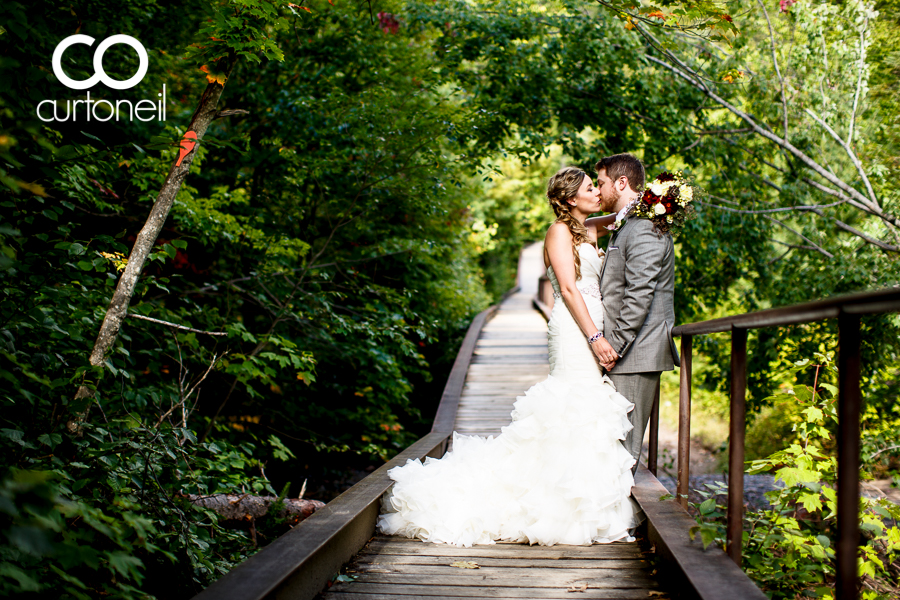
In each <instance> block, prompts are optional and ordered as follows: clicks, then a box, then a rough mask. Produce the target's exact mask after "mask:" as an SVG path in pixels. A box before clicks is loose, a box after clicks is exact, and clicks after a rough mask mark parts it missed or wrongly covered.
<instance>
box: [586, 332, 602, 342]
mask: <svg viewBox="0 0 900 600" xmlns="http://www.w3.org/2000/svg"><path fill="white" fill-rule="evenodd" d="M602 337H603V332H602V331H600V330H599V329H598V330H597V333H595V334H594V335H592V336H591V337H589V338H588V344H593V343H594V342H596V341H597V340H599V339H600V338H602Z"/></svg>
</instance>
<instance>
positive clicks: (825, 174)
mask: <svg viewBox="0 0 900 600" xmlns="http://www.w3.org/2000/svg"><path fill="white" fill-rule="evenodd" d="M646 56H647V60H649V61H650V62H652V63H655V64H658V65H659V66H661V67H664V68H666V69H668V70H670V71H671V72H672V73H674V74H675V75H677V76H678V77H681V78H682V79H684V80H685V81H687V82H688V83H690V84H691V85H693V86H694V87H696V88H697V89H699V90H701V91H702V92H703V93H704V94H706V95H707V96H708V97H709V98H711V99H712V100H714V101H716V102H718V103H719V104H720V105H722V106H723V107H725V108H727V109H728V110H730V111H731V112H732V113H734V114H735V115H736V116H738V117H740V118H741V120H743V121H744V122H745V123H747V124H748V125H750V127H751V129H753V131H755V132H756V133H758V134H759V135H761V136H762V137H764V138H766V139H768V140H770V141H772V142H774V143H775V144H776V145H778V146H780V147H781V148H784V149H785V150H787V151H788V152H790V153H791V154H793V155H794V156H795V157H797V158H798V159H800V161H801V162H802V163H804V164H805V165H806V166H807V167H809V168H810V169H812V170H813V171H815V172H816V173H817V174H818V175H820V176H821V177H822V178H823V179H825V180H826V181H829V182H831V183H832V184H834V185H836V186H838V187H839V188H841V189H842V190H844V191H845V192H846V193H848V194H850V196H851V197H853V198H856V199H857V200H859V201H860V202H863V203H865V204H869V203H870V202H871V201H870V200H869V199H868V198H866V196H864V195H863V194H861V193H860V192H859V191H858V190H856V189H855V188H854V187H852V186H850V185H848V184H847V183H845V182H844V181H842V180H841V179H839V178H838V177H837V176H836V175H834V174H833V173H830V172H829V171H827V170H826V169H824V168H823V167H822V166H821V165H820V164H819V163H817V162H816V161H814V160H813V159H812V158H810V157H809V156H807V155H806V154H805V153H804V152H803V151H801V150H800V149H799V148H797V147H795V146H794V145H793V144H791V143H790V142H788V141H785V140H784V139H782V138H780V137H778V136H777V135H775V134H774V133H772V132H771V131H768V130H767V129H765V128H764V127H762V126H760V124H759V123H757V122H756V120H755V119H753V117H751V116H750V115H748V114H747V113H745V112H744V111H742V110H741V109H739V108H737V107H736V106H734V105H733V104H731V103H730V102H728V101H727V100H725V99H724V98H722V97H721V96H719V95H718V94H716V93H715V92H713V91H712V90H710V89H709V88H708V87H706V85H704V84H703V83H701V82H700V81H699V80H698V79H696V78H695V77H693V76H692V75H690V74H688V73H686V72H685V71H683V70H682V69H679V68H678V67H675V66H673V65H670V64H669V63H667V62H666V61H664V60H660V59H658V58H656V57H655V56H650V55H649V54H648V55H646ZM679 63H680V61H679ZM688 71H690V69H688Z"/></svg>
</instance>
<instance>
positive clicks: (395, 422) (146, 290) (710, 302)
mask: <svg viewBox="0 0 900 600" xmlns="http://www.w3.org/2000/svg"><path fill="white" fill-rule="evenodd" d="M632 4H640V7H635V6H632ZM659 4H660V5H659V6H651V5H649V4H648V3H631V2H600V3H590V2H584V1H575V0H563V1H559V2H540V1H524V0H478V1H469V2H457V1H452V0H436V1H431V0H421V1H420V0H412V1H407V2H401V1H396V2H392V1H378V2H373V3H369V2H355V1H350V2H348V1H346V0H310V1H309V2H303V3H301V4H293V3H291V4H289V3H281V2H274V1H269V0H228V1H224V2H209V1H205V0H188V1H187V2H179V3H177V4H174V3H173V4H168V3H165V2H156V1H153V0H130V1H128V2H124V1H120V0H109V1H103V2H100V1H93V0H75V1H73V2H70V3H66V4H59V3H50V2H43V1H42V2H29V3H18V2H14V1H13V2H4V3H3V5H2V7H0V49H2V52H0V77H2V81H3V84H4V85H3V86H2V87H0V158H2V164H0V180H2V183H3V186H2V189H0V196H2V197H0V381H2V382H3V384H2V390H0V402H2V406H3V410H2V412H0V419H2V423H0V447H2V459H0V461H2V469H0V476H2V480H0V530H2V534H3V538H2V540H0V554H2V561H3V562H2V564H0V590H2V592H3V593H4V594H5V595H8V594H29V595H30V596H31V597H35V598H37V597H48V598H50V597H52V598H58V597H64V596H67V597H84V598H90V597H96V596H97V595H107V594H114V595H117V596H123V597H132V596H133V597H146V596H148V595H149V596H158V597H166V598H176V597H179V598H180V597H189V596H191V595H192V594H193V593H195V592H196V591H198V590H199V589H201V588H202V587H203V586H205V585H207V584H208V583H209V582H210V581H212V580H214V579H216V578H217V577H219V576H221V574H222V573H224V572H226V571H227V570H229V569H230V568H232V567H233V566H234V564H236V563H237V562H239V561H241V560H242V559H243V558H245V557H246V556H247V555H248V554H249V553H252V552H253V551H254V549H255V548H256V547H258V546H260V545H264V544H265V543H267V542H268V541H270V540H271V539H272V538H273V537H274V536H276V535H278V534H280V533H281V532H283V531H284V530H285V528H286V526H287V524H286V523H285V522H284V521H279V520H278V519H276V518H274V517H272V518H268V517H267V518H266V519H263V520H261V521H259V522H257V523H254V526H253V528H252V529H250V530H247V529H234V528H232V527H225V526H224V525H225V524H224V523H223V522H222V519H221V517H219V516H218V515H216V514H215V513H214V512H212V511H209V510H204V509H201V508H198V507H196V506H194V505H193V504H191V502H190V501H189V498H188V496H189V495H191V494H193V495H204V494H214V493H225V492H238V493H247V494H256V495H267V494H268V495H279V496H280V497H285V496H287V497H296V496H297V495H298V494H301V493H302V492H301V487H302V486H303V487H305V493H306V496H307V497H312V498H317V499H322V500H328V499H329V498H330V497H332V496H333V495H334V494H335V493H336V492H337V491H339V490H340V489H341V488H342V486H345V485H346V482H347V481H348V480H350V479H352V478H353V477H354V476H355V474H356V475H358V473H359V472H361V471H362V472H364V471H365V469H367V468H369V469H371V468H372V466H374V465H377V464H380V463H381V462H382V461H384V460H385V459H387V458H389V457H390V456H392V455H393V454H395V453H396V452H397V451H398V450H399V449H401V448H403V447H405V446H406V445H407V444H408V443H409V442H410V441H412V440H414V439H416V438H417V437H418V436H419V435H421V434H422V433H423V432H425V431H427V430H428V428H429V424H430V421H431V419H432V418H433V413H434V410H435V408H436V405H437V400H438V398H439V396H440V391H441V389H442V387H443V384H444V381H445V378H446V374H447V373H448V371H449V368H450V365H451V363H452V361H453V358H454V357H455V354H456V351H457V348H458V345H459V342H460V340H461V337H462V335H463V334H464V332H465V328H466V326H467V324H468V322H469V320H470V319H471V317H472V316H473V315H474V314H475V313H476V312H478V311H480V310H482V309H483V308H485V307H486V306H488V305H489V304H490V303H491V302H493V301H495V300H496V299H498V298H499V297H500V295H501V294H502V293H503V292H505V291H506V290H508V289H509V288H511V287H512V286H513V285H514V277H515V265H516V257H517V255H518V252H519V250H520V249H521V247H522V245H523V244H525V243H528V242H531V241H534V240H539V239H541V238H542V236H543V233H544V231H545V229H546V227H547V226H548V224H549V223H550V221H551V219H552V213H551V211H550V209H549V208H548V206H547V205H546V202H545V199H544V198H543V192H544V187H545V182H546V180H547V178H548V177H549V176H550V175H551V174H552V173H553V172H555V171H556V170H557V169H558V168H559V167H560V166H563V165H564V164H577V165H579V166H581V167H583V168H585V169H586V170H587V171H588V172H590V168H591V167H592V165H593V163H594V162H595V160H596V159H597V158H598V157H600V156H603V155H607V154H611V153H615V152H622V151H631V152H635V153H636V154H637V155H638V156H640V157H641V158H642V159H643V160H644V162H645V164H646V165H647V170H648V175H651V176H652V175H655V174H656V173H657V172H659V171H661V170H663V169H664V168H665V169H670V170H674V169H684V170H685V171H686V172H688V173H689V174H691V175H693V176H695V177H696V179H697V182H698V183H699V184H700V185H701V187H703V188H704V189H705V191H706V194H705V195H704V196H703V197H702V198H700V199H698V201H697V203H696V206H697V212H698V216H697V218H696V219H695V220H693V221H690V222H689V223H688V225H687V227H686V228H685V231H684V232H683V233H682V234H681V235H680V237H679V238H678V239H677V246H676V247H677V252H678V268H677V273H676V274H677V293H676V311H677V317H678V321H679V322H689V321H694V320H700V319H706V318H712V317H715V316H721V315H723V314H727V313H732V312H743V311H748V310H755V309H760V308H766V307H770V306H779V305H786V304H791V303H794V302H799V301H803V300H811V299H816V298H821V297H827V296H831V295H835V294H841V293H846V292H851V291H857V290H863V289H874V288H883V287H889V286H896V285H898V282H900V262H898V253H900V237H898V231H897V228H898V225H900V224H898V221H897V219H898V216H900V208H898V195H900V186H898V183H897V182H898V167H900V164H898V157H900V152H898V150H900V148H898V141H900V139H898V134H900V129H898V123H900V120H898V118H897V117H898V106H900V105H898V94H900V89H898V85H897V81H898V79H897V75H898V69H900V52H898V51H896V50H894V49H893V44H892V43H891V40H894V39H896V36H897V34H898V32H900V23H898V18H900V17H898V15H900V11H898V8H900V3H898V2H897V1H896V0H885V1H879V2H874V3H866V2H856V1H849V0H848V1H846V2H804V1H800V2H792V1H790V0H787V1H785V0H781V1H780V2H772V1H767V2H766V3H765V4H764V3H762V2H759V3H756V4H754V3H742V2H697V3H685V4H684V5H681V4H677V3H665V2H663V3H659ZM679 11H680V12H679ZM75 33H81V34H88V35H91V36H93V37H94V38H96V39H97V40H102V39H104V38H106V37H109V36H111V35H115V34H127V35H131V36H133V37H135V38H137V39H138V40H139V41H140V42H141V43H142V44H143V45H144V46H145V48H146V49H147V52H148V58H149V69H148V72H147V75H146V77H145V78H144V79H143V81H142V82H141V83H140V85H139V86H138V87H136V88H133V89H132V90H130V91H128V92H121V91H116V90H112V89H109V88H107V87H105V86H103V85H99V86H96V87H94V88H93V89H92V90H91V92H92V93H93V95H94V98H95V99H100V98H107V99H111V100H113V101H115V99H117V98H138V97H150V98H156V96H155V94H156V93H157V92H160V91H161V90H162V86H163V85H164V84H165V86H166V90H167V94H168V104H167V119H166V121H164V122H160V121H156V120H151V121H149V122H141V121H138V120H128V119H124V118H123V119H122V120H118V119H111V120H107V121H101V122H98V121H97V120H96V119H94V120H91V121H86V120H83V119H82V118H81V117H83V115H80V117H79V119H78V120H75V119H71V118H70V119H67V120H61V121H58V122H50V123H48V122H43V121H41V120H39V119H38V118H37V115H36V112H35V109H36V108H37V105H38V103H40V102H41V101H42V100H45V99H54V100H55V104H56V110H57V111H58V114H59V115H61V116H62V115H65V114H67V113H66V111H67V105H66V101H67V100H74V99H77V98H83V97H84V95H83V92H76V91H73V90H70V89H68V88H66V87H63V86H62V85H61V84H60V83H59V81H57V79H56V77H55V76H54V75H53V73H52V69H51V66H50V65H51V56H52V55H53V51H54V48H55V47H56V45H57V44H58V43H59V42H60V41H61V40H62V39H63V38H65V37H67V36H69V35H73V34H75ZM92 52H93V49H92V48H88V47H87V46H73V47H72V48H70V49H69V50H68V51H67V52H66V54H65V57H64V60H63V68H64V70H65V71H66V73H68V75H69V76H70V77H72V78H73V79H85V78H87V77H89V76H90V75H91V64H92V60H91V57H92ZM137 63H138V60H137V56H136V55H135V53H134V52H133V51H131V50H129V49H128V47H126V46H122V45H116V46H113V47H112V48H110V49H109V50H108V51H107V53H106V56H105V59H104V63H103V64H104V67H105V69H106V71H107V73H109V75H110V76H112V77H113V78H116V79H120V80H122V79H127V78H128V77H130V76H131V75H132V74H133V73H134V72H135V70H136V65H137ZM211 90H212V91H213V92H215V93H216V94H219V93H221V97H220V98H218V96H216V98H218V102H217V104H214V105H213V109H214V110H216V111H218V112H217V113H216V114H215V116H216V117H217V118H215V119H214V120H212V122H211V123H210V124H209V128H208V130H207V131H206V134H205V136H203V138H202V140H201V143H200V144H198V145H197V148H196V150H195V152H194V153H193V154H192V158H191V160H189V161H188V163H187V165H188V166H189V169H190V171H189V173H188V174H187V177H186V179H185V180H184V184H183V185H182V186H181V187H180V188H179V189H178V191H177V196H176V197H175V201H174V204H173V206H172V207H171V210H170V212H169V213H168V216H167V218H165V221H164V226H163V227H162V230H161V231H160V232H159V235H158V237H157V238H156V239H155V240H151V241H152V249H151V250H150V254H149V257H148V262H147V264H146V266H144V268H143V270H142V273H141V274H140V278H139V279H138V280H137V285H136V288H135V290H134V293H133V296H132V297H131V301H130V307H128V314H129V317H128V318H127V319H125V320H124V322H123V324H122V327H121V330H120V331H119V332H118V336H117V337H115V339H114V343H112V344H111V346H110V347H109V351H108V352H105V353H103V355H102V357H101V358H102V360H101V361H99V362H97V361H95V363H94V364H92V363H91V362H90V360H89V358H90V354H91V350H92V348H93V347H94V343H95V342H94V341H95V339H96V338H97V335H98V331H99V330H100V327H101V323H102V322H103V320H104V316H105V315H106V313H107V309H108V307H109V304H110V298H111V297H112V296H113V290H114V288H116V286H117V282H118V281H119V279H120V277H121V276H122V273H123V271H125V270H126V268H127V265H128V257H129V255H130V253H131V252H132V247H133V246H134V245H135V243H136V240H137V236H138V232H139V230H140V229H141V227H142V226H143V225H144V223H145V220H146V219H147V216H148V214H150V211H151V207H152V206H153V205H154V202H155V200H156V199H157V194H158V192H159V191H160V188H161V186H162V185H163V181H164V180H165V179H166V174H167V173H169V170H170V168H171V167H172V164H173V162H174V161H175V160H176V157H178V155H179V153H180V152H181V150H182V148H181V146H180V145H179V140H180V139H181V137H182V136H183V135H184V133H185V131H186V130H187V127H188V125H189V124H190V123H191V119H192V115H194V116H196V114H195V111H196V113H197V114H199V113H200V112H201V111H199V110H198V106H199V107H201V108H202V107H203V106H205V105H204V102H207V103H208V101H209V98H210V93H211ZM101 114H103V113H102V111H101ZM107 116H109V115H107ZM164 217H165V215H164ZM147 318H150V319H156V321H149V320H147ZM159 321H163V322H165V323H175V324H179V325H181V326H183V327H187V328H190V329H191V330H185V329H180V330H179V329H175V328H172V327H170V326H168V325H165V324H162V323H160V322H159ZM863 323H864V334H863V335H864V337H863V340H864V342H863V365H864V381H863V389H864V390H865V398H866V402H867V413H866V415H865V422H866V427H867V437H866V438H865V442H864V454H865V455H866V456H871V458H872V459H871V460H869V461H868V462H867V468H869V469H871V470H872V472H873V473H877V474H880V475H892V474H897V472H898V469H900V463H898V460H900V458H898V452H897V446H898V442H897V437H898V434H897V431H898V430H900V427H898V425H900V403H898V401H897V388H898V379H900V356H898V349H900V342H898V340H900V319H898V317H897V315H888V316H878V317H871V318H868V317H867V318H865V319H864V320H863ZM211 333H213V334H218V335H211ZM835 345H836V331H835V324H834V323H819V324H811V325H804V326H798V327H792V328H783V329H778V330H772V331H769V330H763V331H758V332H757V331H755V332H751V335H750V342H749V349H750V356H751V360H750V385H749V391H748V400H749V406H750V407H751V408H752V410H753V411H754V414H755V415H759V416H758V417H757V422H758V423H762V424H764V425H763V426H758V429H755V430H754V429H753V428H754V425H753V424H752V423H751V426H750V427H751V430H750V434H749V437H748V439H749V440H751V443H750V446H749V447H748V452H749V453H750V456H749V457H748V458H759V457H762V456H766V455H768V454H769V453H770V452H771V451H773V450H775V449H777V448H780V447H782V446H783V445H784V444H786V443H788V442H789V441H790V440H791V439H792V437H793V436H794V435H795V432H794V431H792V429H793V428H794V426H795V425H796V424H797V421H798V416H797V415H798V410H799V409H798V408H797V406H795V405H791V403H790V402H786V401H784V398H785V395H784V394H781V395H777V394H776V392H778V391H779V390H780V389H781V388H782V387H783V386H786V385H792V384H795V383H796V384H801V383H807V384H813V377H814V374H813V373H812V372H811V371H810V370H808V369H807V370H797V369H794V370H793V371H787V370H786V369H790V368H791V367H792V365H793V363H794V362H795V361H798V360H800V359H803V358H812V357H813V356H814V354H815V353H823V354H825V353H827V352H829V351H833V350H834V348H835ZM695 346H696V347H695V351H698V352H699V353H700V354H701V357H700V359H699V360H698V366H697V371H696V373H697V375H696V377H697V379H698V383H699V384H700V386H701V388H702V389H701V391H700V393H699V394H698V398H697V400H696V402H697V409H696V411H695V415H697V417H695V418H702V419H706V420H714V419H716V418H719V419H721V418H722V416H723V415H724V414H726V413H727V408H726V399H725V398H726V396H725V394H724V390H725V389H726V386H727V383H728V339H727V337H719V336H709V337H708V338H703V339H698V340H696V341H695ZM813 385H815V384H813ZM79 390H85V391H86V393H81V392H80V391H79ZM779 398H780V399H781V400H778V401H776V399H779ZM754 435H756V438H754ZM754 439H755V440H756V441H755V442H754V441H753V440H754ZM719 441H721V440H719ZM826 445H827V444H826ZM304 482H306V483H304Z"/></svg>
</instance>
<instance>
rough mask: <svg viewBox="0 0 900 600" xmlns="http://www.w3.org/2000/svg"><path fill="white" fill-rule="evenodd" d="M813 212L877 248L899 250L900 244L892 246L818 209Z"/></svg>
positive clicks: (891, 250)
mask: <svg viewBox="0 0 900 600" xmlns="http://www.w3.org/2000/svg"><path fill="white" fill-rule="evenodd" d="M813 212H814V213H816V214H817V215H819V216H821V217H825V218H826V219H829V220H831V221H834V223H835V225H837V226H838V227H840V228H841V229H843V230H844V231H848V232H850V233H852V234H853V235H855V236H857V237H860V238H862V239H864V240H865V241H867V242H869V243H870V244H873V245H875V246H878V247H879V248H881V249H883V250H888V251H890V252H900V246H892V245H891V244H887V243H885V242H882V241H881V240H879V239H876V238H873V237H871V236H868V235H866V234H865V233H863V232H862V231H860V230H859V229H856V228H855V227H851V226H850V225H847V224H846V223H844V222H843V221H840V220H838V219H835V218H834V217H829V216H828V215H826V214H825V213H823V212H822V211H820V210H814V211H813Z"/></svg>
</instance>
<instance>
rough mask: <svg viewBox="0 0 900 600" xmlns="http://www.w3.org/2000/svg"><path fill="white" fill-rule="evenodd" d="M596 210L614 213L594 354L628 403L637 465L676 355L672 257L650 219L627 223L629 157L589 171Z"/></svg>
mask: <svg viewBox="0 0 900 600" xmlns="http://www.w3.org/2000/svg"><path fill="white" fill-rule="evenodd" d="M594 169H595V170H596V171H597V186H598V187H599V188H600V208H601V209H602V210H603V212H607V213H612V212H615V213H618V214H617V215H616V223H615V227H616V228H615V230H614V231H613V232H612V235H611V236H610V240H609V247H608V248H607V250H606V260H605V261H603V269H602V271H601V272H600V293H601V295H602V296H603V308H604V311H605V315H606V318H605V319H604V320H603V335H604V338H601V340H600V343H599V344H598V346H599V347H598V348H597V354H598V355H599V356H600V360H601V364H603V367H604V368H605V369H606V370H607V372H608V375H609V378H610V379H612V382H613V384H614V385H615V386H616V391H618V392H619V393H620V394H622V395H623V396H625V397H626V398H627V399H628V400H630V401H631V402H634V410H633V411H632V412H631V414H630V415H629V418H630V420H631V423H632V425H634V428H633V429H632V430H631V431H630V432H629V433H628V436H627V437H626V438H625V442H624V445H625V448H626V449H627V450H628V451H629V452H631V455H632V456H633V457H634V458H635V465H634V467H633V469H632V471H637V461H638V460H639V459H640V456H641V444H642V442H643V440H644V432H645V431H646V429H647V421H648V420H649V419H650V411H651V410H652V408H653V399H654V397H655V395H656V390H657V389H659V376H660V374H661V373H662V371H671V370H672V369H674V368H675V362H677V361H678V351H677V350H676V349H675V341H674V340H673V339H672V335H671V330H672V327H673V326H674V324H675V308H674V305H673V301H674V295H675V250H674V245H673V242H672V236H670V235H668V234H665V235H660V234H658V233H656V232H654V231H653V223H652V222H650V220H648V219H641V218H635V217H629V218H626V216H625V215H626V213H627V212H628V210H629V209H630V208H631V206H632V205H633V204H634V203H635V202H636V201H637V200H638V199H639V198H640V192H639V191H638V190H643V189H644V166H643V165H642V164H641V161H639V160H638V159H637V158H635V157H634V156H632V155H631V154H614V155H613V156H607V157H606V158H603V159H601V160H600V161H599V162H598V163H597V164H596V165H595V166H594Z"/></svg>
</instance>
